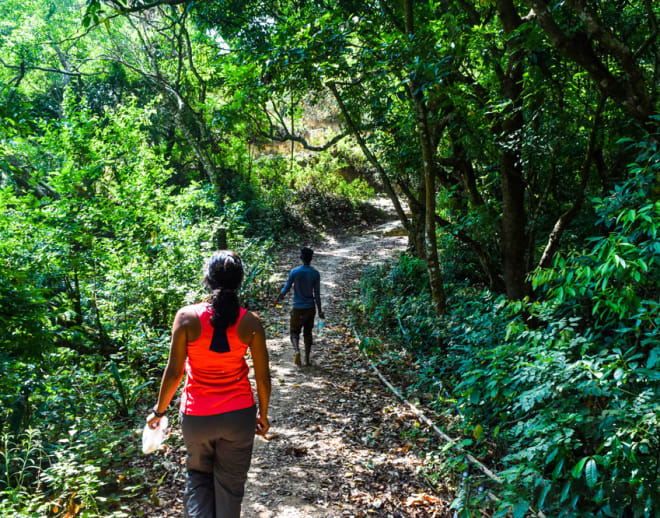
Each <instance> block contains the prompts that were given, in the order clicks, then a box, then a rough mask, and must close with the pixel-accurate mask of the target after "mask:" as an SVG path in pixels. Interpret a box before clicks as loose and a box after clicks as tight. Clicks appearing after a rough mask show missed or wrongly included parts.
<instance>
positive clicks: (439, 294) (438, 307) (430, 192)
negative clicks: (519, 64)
mask: <svg viewBox="0 0 660 518" xmlns="http://www.w3.org/2000/svg"><path fill="white" fill-rule="evenodd" d="M404 10H405V15H406V32H407V34H408V36H411V35H413V34H414V33H415V27H414V10H413V0H405V2H404ZM408 94H409V96H410V98H411V100H412V102H413V104H414V107H415V116H416V122H417V134H418V136H419V142H420V145H421V148H422V160H423V163H424V185H425V190H426V203H425V223H424V230H425V234H426V247H425V249H426V250H425V251H426V268H427V270H428V273H429V281H430V284H431V294H432V296H433V307H434V309H435V312H436V314H438V315H444V314H445V312H446V311H447V298H446V295H445V289H444V285H443V282H442V273H441V272H440V261H439V259H438V238H437V235H436V226H435V205H436V204H435V195H436V191H435V177H436V175H437V171H436V168H435V163H434V151H435V150H434V149H433V147H432V144H431V142H433V140H434V139H432V138H431V134H430V131H431V128H430V127H429V117H428V107H427V105H426V101H425V99H424V94H423V93H422V92H421V89H420V88H419V87H418V85H417V84H416V81H415V80H414V79H413V80H412V81H411V83H410V84H409V85H408Z"/></svg>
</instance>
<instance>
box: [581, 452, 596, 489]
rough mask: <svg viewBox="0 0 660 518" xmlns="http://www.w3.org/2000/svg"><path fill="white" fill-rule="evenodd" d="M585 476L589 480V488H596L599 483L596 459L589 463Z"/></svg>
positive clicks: (590, 460)
mask: <svg viewBox="0 0 660 518" xmlns="http://www.w3.org/2000/svg"><path fill="white" fill-rule="evenodd" d="M584 475H585V478H586V480H587V485H588V486H589V487H594V486H595V485H596V482H598V468H597V466H596V461H595V460H594V459H589V460H588V461H587V464H586V467H585V470H584Z"/></svg>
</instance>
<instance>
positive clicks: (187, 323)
mask: <svg viewBox="0 0 660 518" xmlns="http://www.w3.org/2000/svg"><path fill="white" fill-rule="evenodd" d="M195 318H197V315H196V314H195V313H194V311H192V310H191V309H190V308H188V307H185V308H181V309H180V310H179V311H178V312H177V314H176V317H174V324H173V325H172V341H171V343H170V354H169V357H168V358H167V367H165V371H164V372H163V377H162V379H161V381H160V391H159V393H158V402H157V403H156V406H155V407H154V408H155V410H156V411H157V412H159V413H164V412H165V410H166V409H167V407H168V406H169V404H170V401H171V400H172V397H173V396H174V393H175V392H176V389H177V388H178V387H179V383H181V378H182V377H183V369H184V366H185V362H186V347H187V344H188V341H189V336H188V335H189V331H190V327H191V324H192V323H193V322H194V319H195ZM158 421H160V418H159V417H156V416H155V414H153V413H151V414H150V415H149V417H147V422H148V423H149V426H150V427H151V428H155V427H156V426H157V424H158Z"/></svg>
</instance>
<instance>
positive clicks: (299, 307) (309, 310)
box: [275, 247, 325, 366]
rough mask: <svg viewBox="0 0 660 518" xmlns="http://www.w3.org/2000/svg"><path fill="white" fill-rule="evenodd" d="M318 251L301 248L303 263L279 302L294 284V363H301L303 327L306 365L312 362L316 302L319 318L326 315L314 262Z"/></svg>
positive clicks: (294, 272)
mask: <svg viewBox="0 0 660 518" xmlns="http://www.w3.org/2000/svg"><path fill="white" fill-rule="evenodd" d="M313 256H314V251H313V250H312V249H311V248H307V247H305V248H301V249H300V259H302V262H303V264H302V266H298V268H294V269H293V270H291V273H289V278H288V279H287V281H286V284H285V285H284V288H282V291H281V292H280V294H279V295H278V296H277V298H276V299H275V303H277V302H279V301H280V300H282V298H283V297H284V296H285V295H286V294H287V292H288V291H289V290H290V289H291V285H293V309H292V310H291V323H290V329H289V332H290V335H291V343H292V344H293V349H294V351H295V356H294V360H293V361H294V363H295V364H296V365H298V366H300V346H299V341H300V330H301V329H302V330H303V339H304V341H305V365H310V362H309V356H310V353H311V351H312V329H313V328H314V315H315V313H316V311H315V309H314V304H316V307H317V308H318V310H319V318H325V315H324V314H323V310H322V309H321V274H319V272H318V271H317V270H316V269H315V268H312V267H311V266H310V263H311V262H312V257H313Z"/></svg>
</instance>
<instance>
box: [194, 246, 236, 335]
mask: <svg viewBox="0 0 660 518" xmlns="http://www.w3.org/2000/svg"><path fill="white" fill-rule="evenodd" d="M242 281H243V263H242V262H241V258H240V257H238V255H237V254H236V253H235V252H232V251H231V250H218V251H217V252H214V254H213V255H212V256H211V257H210V258H209V260H208V261H207V262H206V265H205V266H204V279H203V282H204V284H205V285H206V286H207V287H208V288H209V289H210V290H211V305H212V306H213V315H212V316H211V325H212V326H213V327H216V328H219V329H227V327H229V326H230V325H232V324H234V323H236V320H238V315H239V314H240V305H239V303H238V295H237V293H236V292H237V291H238V288H239V287H240V285H241V282H242Z"/></svg>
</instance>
